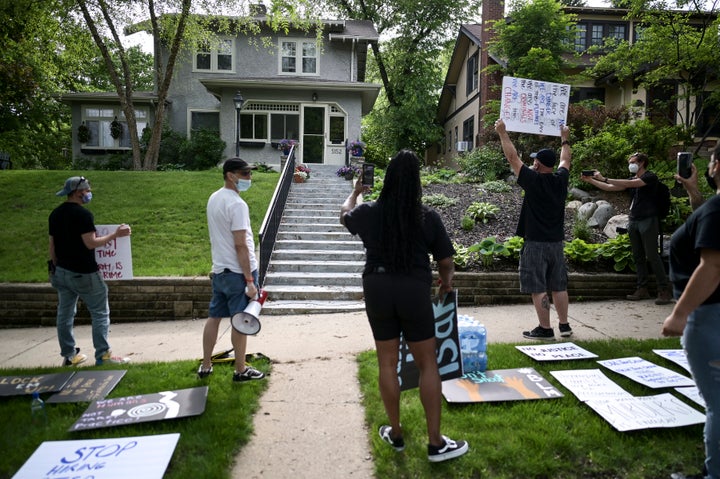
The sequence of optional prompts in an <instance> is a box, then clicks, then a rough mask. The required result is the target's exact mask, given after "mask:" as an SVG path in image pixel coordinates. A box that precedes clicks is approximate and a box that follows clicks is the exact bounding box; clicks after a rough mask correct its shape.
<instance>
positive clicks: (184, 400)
mask: <svg viewBox="0 0 720 479" xmlns="http://www.w3.org/2000/svg"><path fill="white" fill-rule="evenodd" d="M207 394H208V387H207V386H202V387H197V388H189V389H179V390H177V391H163V392H159V393H155V394H143V395H141V396H126V397H121V398H113V399H103V400H101V401H95V402H93V403H92V404H90V406H89V407H88V408H87V410H86V411H85V412H84V413H83V414H82V416H80V419H78V420H77V421H76V422H75V424H73V425H72V426H71V427H70V429H68V431H71V432H72V431H82V430H86V429H100V428H104V427H115V426H124V425H126V424H137V423H140V422H151V421H164V420H166V419H177V418H181V417H186V416H197V415H199V414H202V413H203V412H204V411H205V403H206V402H207Z"/></svg>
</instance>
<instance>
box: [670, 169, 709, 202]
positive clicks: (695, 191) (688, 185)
mask: <svg viewBox="0 0 720 479" xmlns="http://www.w3.org/2000/svg"><path fill="white" fill-rule="evenodd" d="M690 171H691V173H690V177H689V178H683V177H682V176H680V175H678V174H677V173H676V174H675V179H676V180H677V181H679V182H680V183H681V184H682V185H683V187H684V188H685V191H687V192H688V197H689V198H690V206H691V207H692V209H693V210H696V209H698V208H700V205H702V204H703V203H704V202H705V198H703V196H702V193H700V189H699V188H698V177H697V167H696V166H695V164H694V163H692V164H691V165H690Z"/></svg>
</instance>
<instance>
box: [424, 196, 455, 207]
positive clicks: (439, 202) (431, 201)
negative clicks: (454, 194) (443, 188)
mask: <svg viewBox="0 0 720 479" xmlns="http://www.w3.org/2000/svg"><path fill="white" fill-rule="evenodd" d="M422 202H423V203H424V204H426V205H428V206H433V207H435V208H447V207H448V206H453V205H455V204H457V202H458V199H457V198H450V197H449V196H446V195H443V194H441V193H438V194H434V195H427V196H423V198H422Z"/></svg>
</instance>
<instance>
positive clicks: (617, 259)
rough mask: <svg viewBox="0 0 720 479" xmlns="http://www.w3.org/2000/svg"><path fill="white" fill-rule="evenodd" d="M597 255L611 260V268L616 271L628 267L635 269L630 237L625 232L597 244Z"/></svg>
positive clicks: (619, 271)
mask: <svg viewBox="0 0 720 479" xmlns="http://www.w3.org/2000/svg"><path fill="white" fill-rule="evenodd" d="M597 252H598V255H599V256H602V257H603V258H607V259H609V260H611V261H612V262H613V269H614V270H615V271H617V272H618V273H621V272H623V271H625V270H626V269H630V270H631V271H635V262H634V260H633V256H632V247H631V246H630V237H629V236H628V235H627V234H621V235H617V236H616V237H615V238H612V239H609V240H607V241H606V242H605V243H603V244H601V245H599V246H598V249H597Z"/></svg>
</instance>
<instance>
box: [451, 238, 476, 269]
mask: <svg viewBox="0 0 720 479" xmlns="http://www.w3.org/2000/svg"><path fill="white" fill-rule="evenodd" d="M453 248H455V255H454V256H453V263H455V266H456V267H457V268H458V269H460V270H463V269H466V268H467V267H468V266H469V265H470V264H471V263H472V262H474V261H475V260H476V259H477V254H476V253H474V252H472V251H470V249H469V248H468V247H467V246H463V245H461V244H459V243H455V242H454V241H453Z"/></svg>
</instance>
